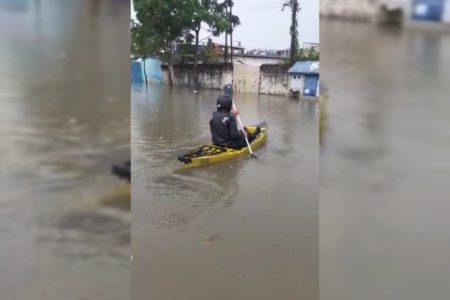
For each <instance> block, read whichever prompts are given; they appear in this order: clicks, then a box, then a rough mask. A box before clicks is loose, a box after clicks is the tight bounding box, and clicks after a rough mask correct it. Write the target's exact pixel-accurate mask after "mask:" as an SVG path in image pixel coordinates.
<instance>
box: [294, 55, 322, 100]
mask: <svg viewBox="0 0 450 300" xmlns="http://www.w3.org/2000/svg"><path fill="white" fill-rule="evenodd" d="M319 71H320V63H319V62H318V61H298V62H296V63H295V64H294V65H293V66H292V67H291V68H290V69H289V70H288V76H289V93H290V94H291V95H292V94H297V93H298V94H299V95H300V96H312V97H318V96H319Z"/></svg>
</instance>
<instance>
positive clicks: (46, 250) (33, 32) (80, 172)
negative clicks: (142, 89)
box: [0, 0, 131, 300]
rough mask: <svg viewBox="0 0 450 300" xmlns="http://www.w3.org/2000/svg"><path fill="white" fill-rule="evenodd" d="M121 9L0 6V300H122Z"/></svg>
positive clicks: (125, 288)
mask: <svg viewBox="0 0 450 300" xmlns="http://www.w3.org/2000/svg"><path fill="white" fill-rule="evenodd" d="M129 15H130V13H129V3H126V2H125V3H123V2H121V1H88V0H80V1H56V0H55V1H52V0H47V1H45V0H41V1H39V0H36V1H32V0H29V1H12V0H11V1H1V2H0V39H1V43H0V59H1V63H0V137H1V140H2V142H1V143H0V156H1V165H2V168H1V171H0V187H1V191H2V195H1V197H0V237H1V241H2V242H1V244H0V257H1V260H0V291H1V293H2V299H18V300H20V299H36V300H38V299H69V300H70V299H105V300H106V299H108V300H111V299H126V298H129V293H130V270H129V253H130V250H129V249H130V246H129V244H130V225H129V224H130V217H131V216H130V212H129V193H128V194H127V193H126V187H123V186H122V185H123V183H121V182H120V181H119V180H118V179H116V178H114V177H113V176H111V171H110V167H111V164H112V163H116V162H120V161H122V160H124V159H127V158H128V155H129V154H128V153H129V139H130V133H129V122H130V117H129V116H130V109H129V103H130V102H129V73H128V71H129V59H128V56H129V28H128V27H129Z"/></svg>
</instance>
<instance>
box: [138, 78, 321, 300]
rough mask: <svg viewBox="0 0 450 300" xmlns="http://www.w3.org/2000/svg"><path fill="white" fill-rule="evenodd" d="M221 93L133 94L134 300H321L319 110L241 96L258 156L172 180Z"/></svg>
mask: <svg viewBox="0 0 450 300" xmlns="http://www.w3.org/2000/svg"><path fill="white" fill-rule="evenodd" d="M218 95H219V91H213V90H202V91H200V92H199V93H198V94H193V93H192V92H191V91H189V90H188V89H186V88H179V87H176V88H174V90H173V91H172V92H170V91H169V90H168V89H167V88H165V87H163V86H160V85H149V86H148V89H146V88H145V87H143V86H133V87H132V121H131V123H132V133H131V134H132V164H133V174H132V178H133V179H132V181H133V183H132V188H133V201H132V214H133V226H132V236H133V239H132V252H133V255H134V258H133V263H132V296H133V299H160V300H164V299H196V300H202V299H218V300H220V299H260V300H261V299H317V296H318V260H317V259H318V248H317V246H318V205H319V203H318V165H319V162H318V108H317V107H318V105H317V104H316V103H312V102H301V101H295V100H289V99H287V98H283V97H269V96H260V97H258V96H257V95H252V94H237V95H236V96H237V106H238V109H239V111H240V112H241V116H242V119H243V122H244V123H246V124H252V123H253V124H254V123H257V122H259V121H263V120H266V121H267V122H268V123H269V135H268V140H267V143H266V145H265V146H264V147H263V148H261V149H259V150H258V151H257V154H258V156H259V159H258V160H250V159H249V158H248V157H247V156H246V157H242V158H240V159H236V160H232V161H229V162H225V163H222V164H218V165H213V166H208V167H206V168H202V169H196V170H190V171H186V172H175V171H174V170H175V169H176V168H177V167H178V166H179V164H178V162H177V160H176V157H177V155H180V154H182V153H183V152H186V151H187V150H190V149H192V148H194V147H197V146H199V145H201V144H204V143H207V142H209V141H210V133H209V118H210V116H211V113H212V112H213V111H214V110H215V100H216V98H217V96H218Z"/></svg>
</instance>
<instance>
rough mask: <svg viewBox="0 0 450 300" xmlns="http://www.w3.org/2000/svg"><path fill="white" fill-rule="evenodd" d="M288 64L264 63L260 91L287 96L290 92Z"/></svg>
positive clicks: (261, 92) (261, 69)
mask: <svg viewBox="0 0 450 300" xmlns="http://www.w3.org/2000/svg"><path fill="white" fill-rule="evenodd" d="M288 69H289V66H288V65H281V64H280V65H262V66H261V68H260V82H259V93H260V94H266V95H280V96H286V95H287V94H288V85H289V84H288V75H287V71H288Z"/></svg>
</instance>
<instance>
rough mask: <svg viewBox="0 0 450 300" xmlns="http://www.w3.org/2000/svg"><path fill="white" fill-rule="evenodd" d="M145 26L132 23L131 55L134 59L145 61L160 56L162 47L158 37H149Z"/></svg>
mask: <svg viewBox="0 0 450 300" xmlns="http://www.w3.org/2000/svg"><path fill="white" fill-rule="evenodd" d="M145 29H146V28H145V27H144V26H142V25H141V24H139V23H136V22H134V21H132V23H131V54H132V56H133V57H134V58H142V59H145V58H147V57H150V56H158V54H159V53H160V50H161V49H160V47H159V46H158V43H159V42H158V41H156V40H155V39H156V38H157V37H156V36H153V35H149V34H148V33H147V32H146V30H145Z"/></svg>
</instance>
